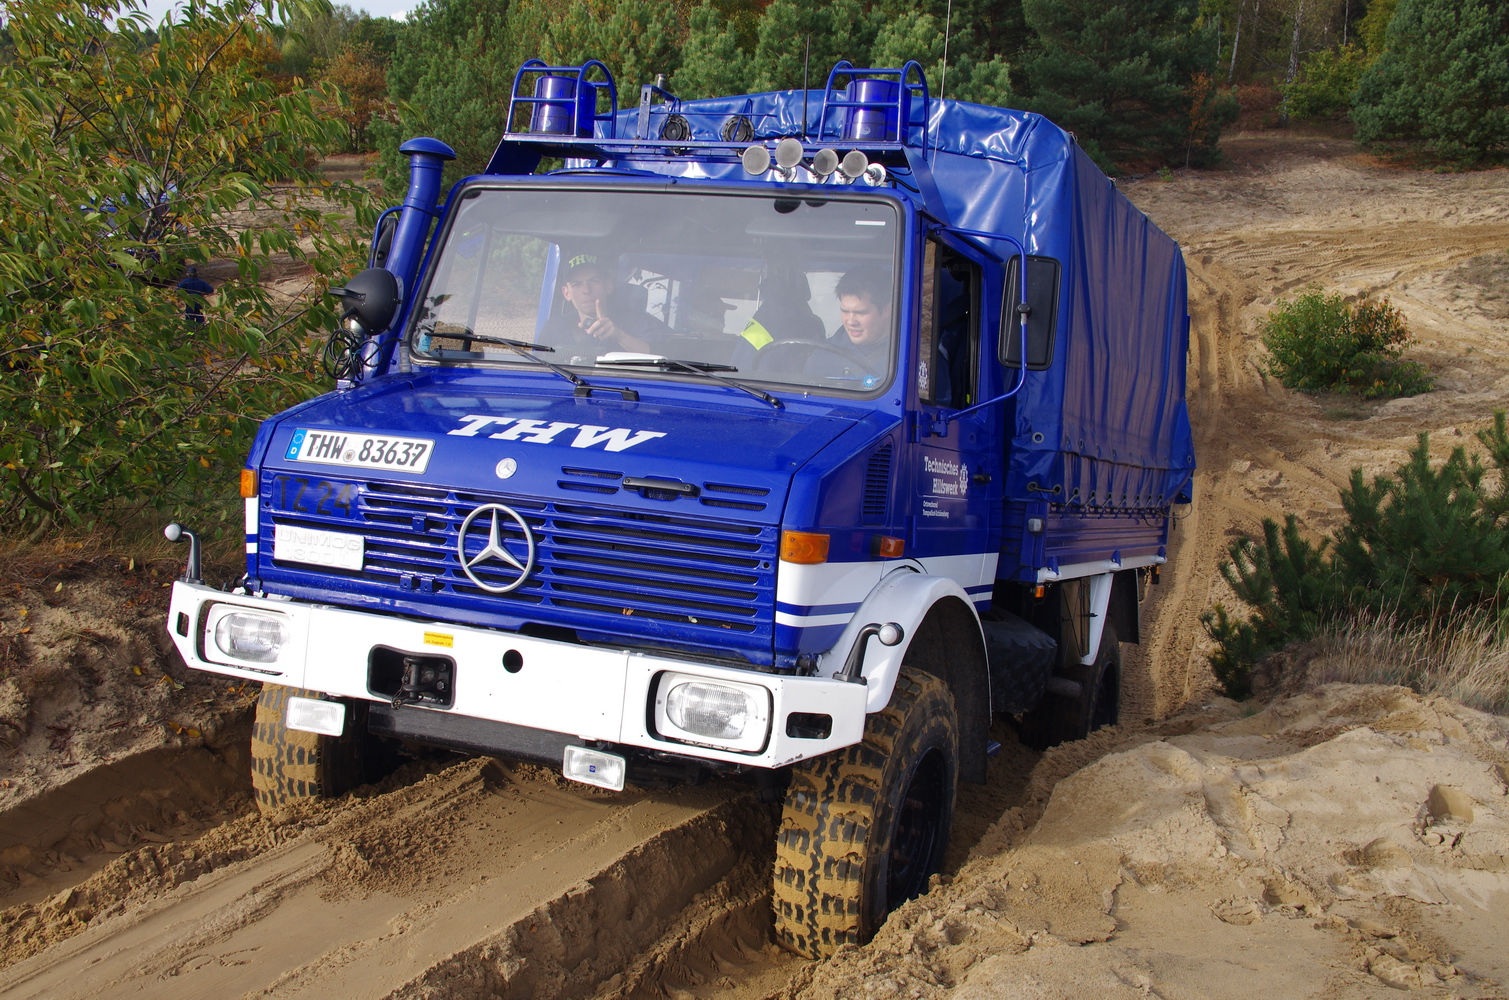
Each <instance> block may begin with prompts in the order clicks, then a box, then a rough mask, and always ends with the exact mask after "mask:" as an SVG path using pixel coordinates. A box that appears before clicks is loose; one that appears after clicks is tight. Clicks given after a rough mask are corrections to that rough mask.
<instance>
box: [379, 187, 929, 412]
mask: <svg viewBox="0 0 1509 1000" xmlns="http://www.w3.org/2000/svg"><path fill="white" fill-rule="evenodd" d="M899 230H900V220H899V217H898V213H897V211H896V208H895V206H894V205H893V204H892V203H890V202H886V201H880V200H875V201H864V200H847V199H835V200H819V199H810V200H809V199H795V198H790V197H785V198H774V197H769V196H766V195H759V196H742V195H735V194H698V193H691V192H687V191H676V192H634V191H603V190H590V189H589V190H584V189H575V190H562V189H539V188H536V189H517V188H515V189H498V188H492V189H488V188H481V189H479V188H473V189H472V190H470V191H467V192H466V193H465V194H463V196H462V199H461V201H460V204H459V205H458V207H457V209H456V211H455V218H454V221H453V223H452V225H451V227H450V230H449V233H448V234H447V236H446V238H445V243H444V246H443V247H442V249H441V251H440V254H439V256H438V257H437V258H436V263H435V265H434V267H433V269H432V274H433V277H432V279H431V280H430V283H429V286H428V287H427V288H426V289H425V291H424V293H423V301H422V302H421V303H420V305H419V308H417V309H416V310H415V313H414V317H413V319H412V320H411V323H410V329H409V348H410V351H411V352H412V354H411V357H412V359H413V361H414V362H415V363H416V364H429V363H433V364H459V365H472V366H494V365H509V366H516V365H531V364H534V363H535V362H534V361H531V360H530V357H528V356H521V354H522V355H532V356H533V357H534V358H537V359H538V360H540V361H548V362H550V363H552V364H555V365H560V366H567V367H570V368H602V369H607V368H609V367H613V366H616V365H617V366H623V365H627V364H630V363H632V362H634V361H635V360H636V359H638V360H639V363H640V365H641V366H643V365H644V364H645V362H644V361H643V359H644V358H645V356H653V357H661V358H668V359H674V360H677V361H683V362H693V363H695V364H696V365H699V366H703V367H705V368H706V369H707V370H710V371H717V372H719V373H721V374H722V375H723V377H724V378H728V379H734V380H738V381H741V382H742V381H757V382H764V383H776V384H784V385H792V386H801V387H804V388H817V389H821V390H830V391H834V392H858V393H869V392H872V391H876V390H877V389H878V388H879V387H881V386H883V385H885V384H886V383H888V382H889V381H890V378H891V371H892V367H893V364H894V361H893V359H894V353H895V352H894V345H895V341H896V336H895V320H894V316H895V307H894V300H895V295H896V290H895V288H894V287H893V285H894V274H895V262H896V250H897V245H898V239H899ZM503 340H507V341H514V342H516V343H515V346H514V347H510V346H508V345H506V344H503V343H498V341H503ZM489 341H491V342H489ZM522 345H541V346H544V347H550V348H554V350H553V351H551V352H545V351H538V350H527V349H526V350H521V349H520V348H521V347H522ZM723 366H728V367H723ZM619 370H627V369H626V368H620V369H619ZM635 370H641V371H642V370H646V369H645V368H643V367H640V368H636V369H635ZM649 370H665V371H668V372H670V373H671V374H672V376H673V377H679V378H686V377H689V373H688V372H687V370H686V368H685V367H681V368H672V367H671V366H661V368H660V369H656V368H655V367H654V366H651V368H650V369H649ZM691 377H695V375H691Z"/></svg>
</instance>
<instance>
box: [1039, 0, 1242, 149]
mask: <svg viewBox="0 0 1509 1000" xmlns="http://www.w3.org/2000/svg"><path fill="white" fill-rule="evenodd" d="M1022 9H1023V12H1024V13H1025V14H1026V17H1027V23H1028V24H1029V25H1030V26H1031V27H1032V28H1033V29H1034V30H1035V31H1036V32H1037V33H1038V37H1039V39H1040V47H1039V50H1038V54H1037V55H1036V56H1035V57H1033V58H1031V59H1030V60H1029V61H1028V62H1027V64H1026V66H1025V71H1026V77H1027V80H1028V84H1029V86H1030V88H1031V93H1032V97H1031V99H1030V100H1029V101H1028V107H1029V110H1032V111H1038V112H1041V113H1042V114H1044V115H1046V116H1047V117H1048V118H1050V119H1052V120H1053V121H1054V122H1055V123H1056V124H1058V125H1060V126H1062V127H1063V128H1066V129H1068V130H1070V131H1072V132H1074V133H1075V134H1076V136H1077V137H1078V139H1079V142H1080V145H1081V146H1083V147H1084V149H1085V152H1087V153H1089V154H1090V155H1091V156H1092V157H1094V158H1095V160H1096V162H1098V163H1099V164H1100V165H1101V166H1102V167H1104V168H1107V169H1110V170H1115V169H1117V168H1118V166H1130V165H1139V166H1151V165H1153V164H1158V163H1164V164H1180V165H1182V164H1184V163H1185V162H1186V160H1189V161H1190V162H1193V163H1195V164H1204V163H1208V162H1210V161H1212V160H1213V159H1215V158H1216V156H1217V155H1218V154H1217V150H1216V147H1215V140H1216V139H1217V138H1218V137H1219V135H1220V131H1221V128H1222V127H1223V126H1224V125H1225V124H1227V123H1229V122H1230V121H1232V120H1233V119H1234V118H1235V115H1236V107H1235V103H1234V102H1233V101H1231V100H1230V99H1229V98H1228V97H1225V96H1224V95H1222V94H1221V93H1220V92H1219V91H1217V90H1216V89H1215V88H1213V87H1203V86H1199V85H1198V79H1197V78H1198V74H1201V73H1204V74H1206V76H1207V78H1213V77H1214V75H1215V73H1216V66H1215V55H1216V37H1217V34H1216V30H1215V26H1214V24H1207V25H1204V26H1200V25H1199V23H1198V21H1197V15H1198V12H1199V8H1198V5H1197V4H1196V3H1194V2H1192V0H1144V2H1140V3H1130V2H1109V3H1108V2H1106V0H1023V2H1022ZM1192 120H1196V121H1198V122H1200V123H1201V130H1200V131H1199V134H1197V135H1195V136H1194V141H1193V142H1192V141H1191V134H1190V132H1191V130H1190V126H1191V122H1192Z"/></svg>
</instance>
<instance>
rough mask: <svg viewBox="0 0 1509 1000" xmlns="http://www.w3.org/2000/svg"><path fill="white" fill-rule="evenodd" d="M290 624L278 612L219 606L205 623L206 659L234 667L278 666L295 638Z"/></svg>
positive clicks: (227, 605)
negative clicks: (280, 658) (279, 659)
mask: <svg viewBox="0 0 1509 1000" xmlns="http://www.w3.org/2000/svg"><path fill="white" fill-rule="evenodd" d="M290 625H291V623H290V622H289V620H288V618H287V617H286V616H284V615H280V614H277V613H276V612H270V611H261V610H256V609H252V608H243V607H237V606H236V605H234V604H217V605H214V606H213V607H211V608H210V611H209V614H208V615H206V616H205V622H204V652H205V654H207V655H206V657H205V658H206V659H208V660H212V661H215V662H218V663H227V664H231V665H233V666H234V665H242V664H247V665H250V664H256V665H257V666H258V667H259V668H263V669H264V670H265V668H266V667H267V666H268V665H270V664H274V663H277V662H278V658H279V657H280V656H281V655H282V653H283V649H284V647H285V646H287V645H288V643H289V640H290V639H291V638H292V629H291V627H290Z"/></svg>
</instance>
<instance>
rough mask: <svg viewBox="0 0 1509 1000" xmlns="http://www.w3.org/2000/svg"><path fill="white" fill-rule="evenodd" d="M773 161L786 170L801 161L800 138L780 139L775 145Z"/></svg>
mask: <svg viewBox="0 0 1509 1000" xmlns="http://www.w3.org/2000/svg"><path fill="white" fill-rule="evenodd" d="M775 162H776V163H777V164H778V165H779V166H781V167H783V168H784V169H786V170H790V169H791V168H792V167H794V166H796V165H797V164H798V163H801V162H802V141H801V140H800V139H782V140H781V141H780V142H778V143H776V146H775Z"/></svg>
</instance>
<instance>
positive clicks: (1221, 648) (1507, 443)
mask: <svg viewBox="0 0 1509 1000" xmlns="http://www.w3.org/2000/svg"><path fill="white" fill-rule="evenodd" d="M1477 439H1478V441H1479V442H1480V443H1481V444H1482V445H1483V447H1484V448H1485V449H1487V456H1488V462H1487V463H1486V464H1485V463H1484V462H1483V460H1482V458H1481V457H1480V456H1478V455H1471V456H1469V455H1468V454H1467V453H1466V450H1465V449H1463V448H1460V447H1459V448H1456V449H1453V451H1452V453H1451V454H1450V456H1448V457H1447V459H1446V461H1445V462H1443V463H1441V464H1440V465H1439V466H1434V467H1433V466H1432V465H1431V462H1430V442H1429V439H1428V438H1427V436H1426V435H1424V434H1421V435H1420V438H1419V441H1418V443H1417V444H1416V446H1415V449H1414V450H1413V451H1412V452H1411V453H1410V456H1409V460H1408V461H1407V462H1405V463H1404V464H1403V465H1401V466H1400V467H1399V468H1398V469H1397V470H1395V472H1394V473H1393V474H1392V475H1391V476H1377V477H1375V478H1374V479H1373V481H1372V482H1371V483H1369V482H1368V481H1367V480H1365V479H1364V478H1363V475H1362V470H1360V469H1354V470H1353V472H1352V477H1351V481H1350V483H1348V485H1347V488H1346V489H1344V490H1342V493H1341V502H1342V507H1343V509H1344V510H1345V511H1346V515H1347V520H1346V523H1345V524H1344V525H1342V527H1341V529H1340V530H1339V531H1338V532H1337V533H1336V537H1335V539H1334V540H1333V539H1330V538H1323V539H1321V540H1320V542H1319V543H1312V542H1311V541H1309V540H1308V539H1306V538H1305V537H1304V536H1303V535H1302V534H1301V533H1300V529H1299V522H1298V520H1297V519H1296V518H1295V517H1294V516H1293V515H1289V516H1288V517H1286V518H1285V519H1284V526H1283V528H1279V526H1278V525H1277V524H1276V523H1274V522H1273V521H1272V520H1271V519H1266V518H1265V519H1264V521H1263V540H1262V541H1261V542H1257V541H1254V540H1252V539H1251V538H1247V537H1242V538H1238V539H1237V540H1236V541H1234V542H1233V543H1232V544H1231V546H1230V548H1229V549H1228V550H1227V557H1228V558H1227V559H1226V560H1225V561H1223V562H1222V563H1221V564H1220V567H1219V569H1220V573H1221V576H1222V577H1223V578H1224V579H1225V580H1226V582H1227V583H1228V584H1229V585H1230V586H1231V589H1232V591H1233V592H1234V593H1235V594H1236V597H1237V599H1238V600H1239V601H1241V602H1242V603H1243V604H1244V605H1246V606H1247V609H1248V610H1247V615H1246V617H1245V618H1238V617H1234V616H1233V615H1232V613H1231V612H1229V611H1228V610H1227V609H1226V608H1225V607H1224V606H1222V605H1220V604H1217V605H1216V606H1215V607H1214V608H1212V609H1210V610H1209V611H1207V612H1205V614H1203V615H1202V616H1201V618H1200V620H1201V623H1202V624H1203V625H1204V626H1205V630H1206V633H1207V634H1208V635H1209V636H1210V637H1211V638H1212V639H1214V640H1215V642H1216V650H1215V651H1214V652H1213V653H1211V654H1210V664H1211V669H1212V670H1214V671H1215V674H1216V680H1217V682H1218V683H1219V684H1220V685H1221V688H1222V690H1223V691H1224V692H1225V693H1226V694H1227V695H1228V696H1229V697H1233V698H1244V697H1246V696H1248V695H1249V694H1251V690H1252V689H1251V671H1252V667H1253V665H1254V664H1256V663H1257V661H1258V660H1260V659H1262V658H1263V657H1264V656H1266V655H1267V654H1269V653H1271V652H1274V651H1275V650H1278V649H1281V648H1282V647H1283V646H1284V645H1286V644H1287V643H1289V642H1291V641H1294V640H1297V639H1308V638H1310V637H1312V636H1314V635H1316V634H1319V633H1321V632H1323V631H1325V630H1327V629H1334V628H1335V627H1336V626H1337V624H1338V623H1342V622H1346V621H1349V620H1354V619H1355V617H1356V616H1358V615H1363V616H1371V617H1372V618H1373V619H1379V618H1387V619H1388V620H1390V621H1394V622H1397V623H1399V625H1400V626H1401V627H1410V628H1413V627H1416V626H1424V627H1427V628H1436V629H1442V628H1451V627H1455V626H1454V625H1453V624H1452V623H1458V624H1459V623H1461V622H1464V621H1470V622H1473V623H1476V625H1477V626H1481V627H1483V628H1489V629H1496V630H1498V632H1499V633H1500V634H1502V633H1503V632H1504V630H1505V629H1506V628H1509V613H1506V608H1509V431H1506V427H1505V415H1504V411H1502V410H1501V411H1499V412H1497V413H1495V414H1494V418H1493V426H1492V427H1490V428H1488V429H1486V430H1483V431H1480V432H1479V433H1478V435H1477Z"/></svg>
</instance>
